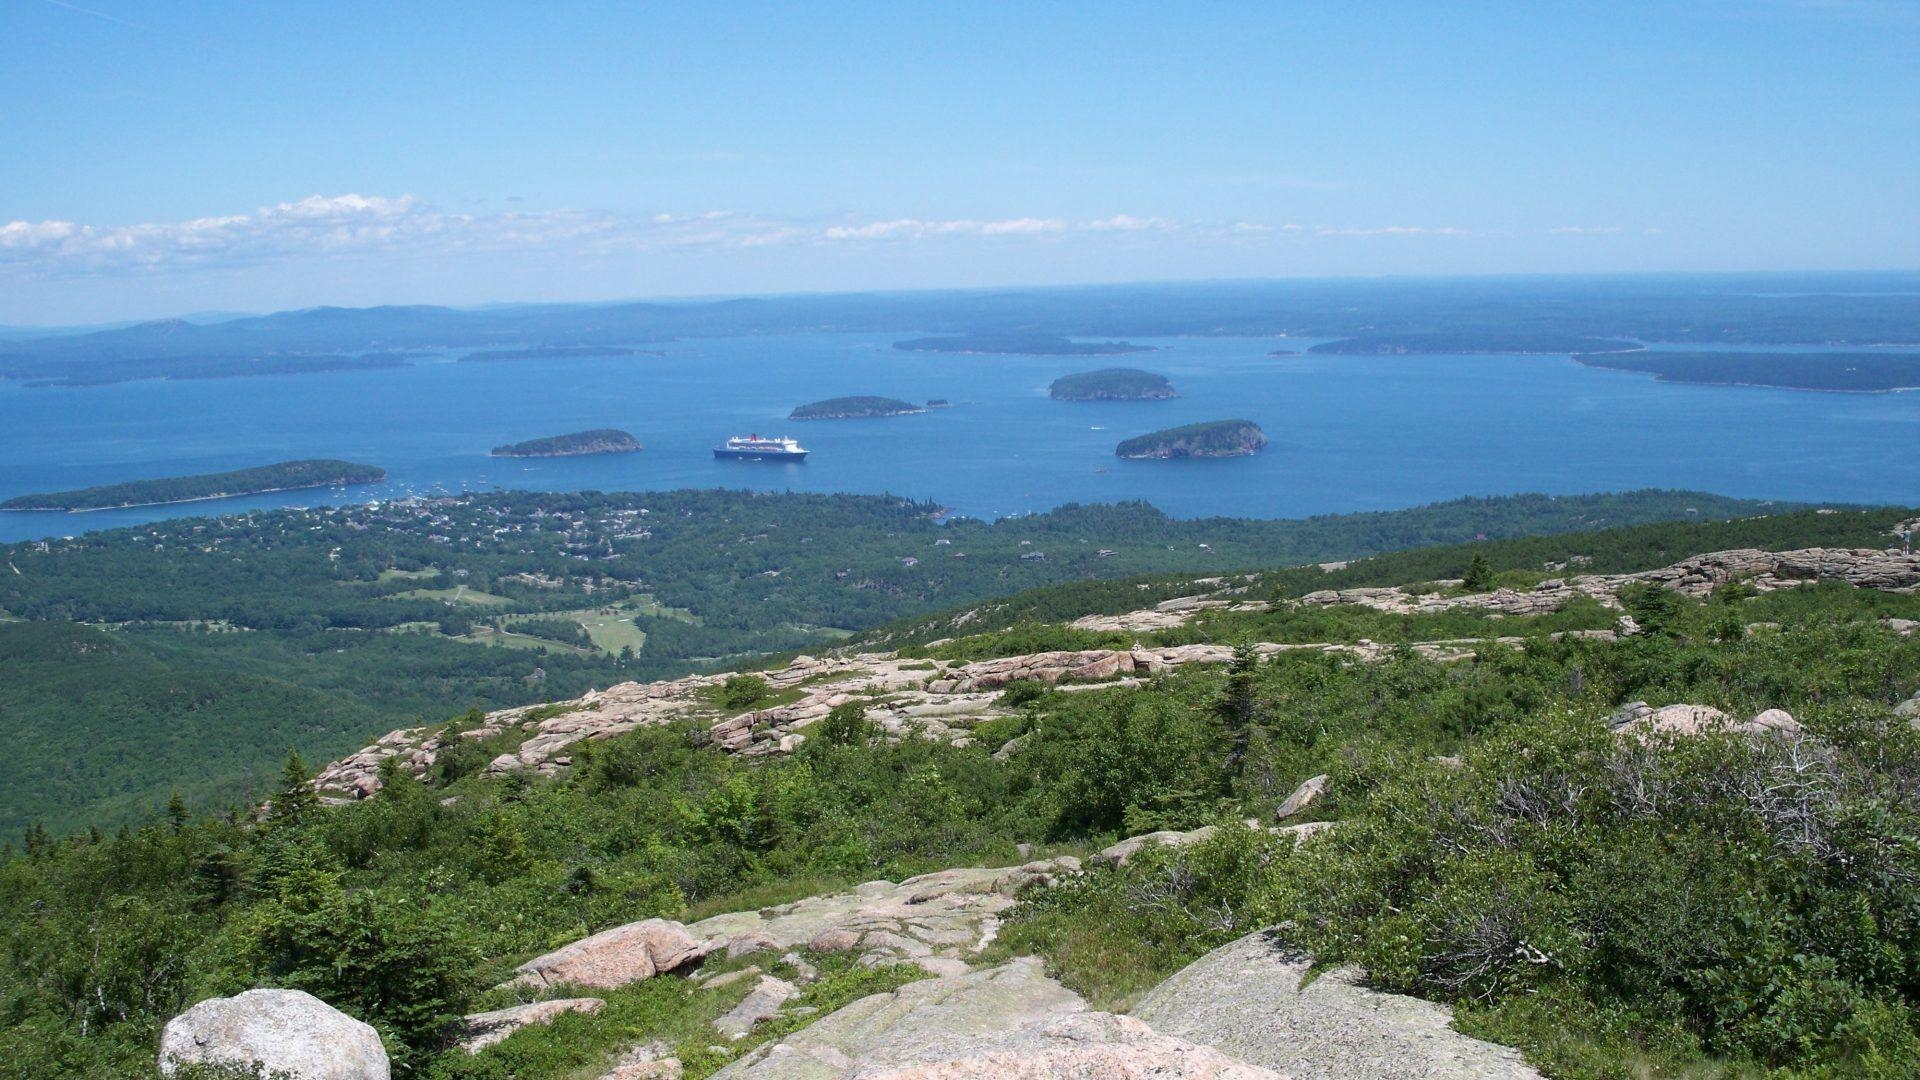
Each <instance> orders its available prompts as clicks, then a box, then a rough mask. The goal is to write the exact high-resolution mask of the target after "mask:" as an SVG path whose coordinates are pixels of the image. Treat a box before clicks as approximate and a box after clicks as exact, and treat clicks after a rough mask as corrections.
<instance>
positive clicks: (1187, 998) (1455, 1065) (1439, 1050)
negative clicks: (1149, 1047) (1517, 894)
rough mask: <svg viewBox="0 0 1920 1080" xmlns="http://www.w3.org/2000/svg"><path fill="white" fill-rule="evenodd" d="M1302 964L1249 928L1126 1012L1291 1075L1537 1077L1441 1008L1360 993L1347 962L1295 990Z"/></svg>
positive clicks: (1305, 962) (1386, 1079)
mask: <svg viewBox="0 0 1920 1080" xmlns="http://www.w3.org/2000/svg"><path fill="white" fill-rule="evenodd" d="M1310 967H1311V961H1310V960H1309V959H1308V958H1306V957H1305V956H1302V955H1300V954H1298V953H1292V952H1289V951H1287V950H1286V949H1285V948H1284V947H1282V946H1281V945H1280V944H1279V942H1278V941H1277V940H1276V939H1275V938H1274V937H1273V936H1272V935H1271V934H1270V933H1268V932H1265V931H1262V932H1259V933H1254V934H1249V935H1248V936H1246V937H1243V938H1241V939H1240V940H1238V941H1235V942H1233V943H1231V944H1229V945H1224V946H1221V947H1220V948H1218V949H1215V950H1214V951H1213V952H1210V953H1208V954H1207V955H1205V956H1203V957H1201V958H1200V959H1199V960H1197V961H1195V962H1194V963H1193V964H1191V965H1189V966H1188V967H1187V968H1185V969H1184V970H1182V971H1180V972H1179V973H1177V974H1175V975H1174V976H1173V977H1172V978H1170V979H1168V980H1167V981H1166V982H1164V983H1162V984H1160V985H1159V986H1158V987H1156V988H1154V989H1153V990H1152V991H1151V992H1149V993H1148V994H1147V996H1146V998H1145V999H1143V1000H1142V1001H1141V1002H1140V1005H1139V1007H1138V1008H1136V1009H1135V1010H1134V1015H1135V1016H1136V1017H1138V1018H1139V1019H1141V1020H1143V1021H1145V1022H1146V1023H1148V1024H1150V1025H1152V1027H1153V1029H1154V1030H1155V1031H1158V1032H1160V1033H1162V1034H1163V1035H1170V1036H1173V1037H1175V1038H1179V1039H1185V1040H1187V1041H1189V1042H1193V1043H1197V1044H1200V1045H1202V1046H1209V1047H1212V1048H1214V1049H1215V1050H1218V1051H1220V1052H1221V1053H1224V1054H1228V1055H1230V1056H1232V1057H1234V1058H1238V1059H1239V1060H1241V1061H1245V1062H1249V1063H1251V1064H1254V1065H1261V1066H1265V1067H1266V1068H1269V1069H1272V1070H1275V1071H1277V1072H1280V1073H1284V1074H1286V1075H1288V1076H1290V1077H1292V1078H1293V1080H1404V1078H1409V1077H1420V1078H1422V1080H1485V1078H1494V1080H1539V1074H1538V1073H1537V1072H1535V1071H1534V1070H1533V1069H1532V1068H1531V1067H1529V1066H1528V1065H1527V1064H1526V1063H1525V1062H1524V1061H1523V1060H1522V1059H1521V1057H1520V1054H1519V1053H1518V1052H1517V1051H1514V1050H1511V1049H1508V1048H1507V1047H1503V1046H1495V1045H1494V1044H1492V1043H1487V1042H1481V1041H1480V1040H1478V1039H1473V1038H1469V1037H1468V1036H1465V1035H1462V1034H1460V1033H1459V1032H1458V1031H1455V1030H1454V1028H1453V1017H1452V1012H1451V1010H1449V1009H1448V1008H1447V1007H1446V1006H1444V1005H1436V1004H1434V1003H1433V1002H1430V1001H1423V1000H1421V999H1419V998H1411V997H1403V996H1400V995H1397V994H1383V993H1380V992H1377V991H1374V990H1369V989H1367V988H1366V987H1365V986H1363V985H1362V984H1361V980H1360V976H1359V973H1358V972H1357V971H1355V970H1353V969H1350V968H1349V969H1341V970H1338V971H1331V972H1327V973H1325V974H1323V975H1321V976H1320V977H1319V978H1317V979H1314V980H1313V981H1312V982H1309V983H1306V984H1305V985H1304V986H1303V985H1302V982H1303V977H1304V976H1305V975H1306V974H1307V971H1308V969H1309V968H1310Z"/></svg>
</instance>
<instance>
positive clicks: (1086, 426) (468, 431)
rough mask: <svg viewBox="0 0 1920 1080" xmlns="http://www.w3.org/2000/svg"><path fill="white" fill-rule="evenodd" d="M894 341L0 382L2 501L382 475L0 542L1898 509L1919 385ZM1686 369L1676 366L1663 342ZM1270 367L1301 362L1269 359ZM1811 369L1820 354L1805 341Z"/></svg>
mask: <svg viewBox="0 0 1920 1080" xmlns="http://www.w3.org/2000/svg"><path fill="white" fill-rule="evenodd" d="M904 336H911V335H902V334H883V335H881V334H834V333H814V334H791V335H768V336H756V337H742V338H719V339H712V338H708V339H689V340H685V341H679V342H672V343H668V344H666V345H656V344H645V345H640V346H638V347H640V348H644V349H660V350H663V351H664V352H665V353H666V355H665V356H631V357H598V358H581V359H555V360H536V361H496V362H485V363H458V362H455V359H454V358H455V356H456V355H457V353H449V354H447V355H446V356H444V357H441V358H439V359H437V360H430V361H427V362H422V363H420V364H418V365H416V366H413V367H407V368H395V369H387V370H376V371H363V372H343V373H334V374H319V375H295V376H273V377H262V378H244V379H221V380H202V381H193V380H183V381H177V382H169V381H153V382H134V383H122V384H117V385H110V386H96V387H80V388H34V389H30V388H27V387H25V386H23V385H21V384H18V383H0V462H5V466H4V468H0V498H5V497H9V496H12V495H18V494H24V493H28V492H41V491H54V490H65V489H70V488H77V487H86V486H90V485H94V484H104V483H112V482H118V481H123V480H130V479H137V478H143V477H164V476H178V475H184V474H189V473H202V472H216V471H224V470H228V469H236V468H243V467H246V466H251V465H261V464H266V463H269V462H273V461H281V460H286V459H291V458H311V457H335V458H345V459H348V460H352V461H358V462H365V463H367V464H372V465H378V466H381V467H383V468H385V469H386V470H387V471H388V474H389V479H388V481H387V482H386V483H384V484H379V485H371V486H366V487H356V488H352V489H348V490H347V491H345V492H339V491H325V490H318V491H299V492H285V493H278V494H272V495H262V496H254V497H247V498H238V499H227V500H220V501H216V502H204V503H191V504H184V505H176V506H163V507H146V508H140V509H133V510H119V511H101V512H95V513H87V514H65V513H5V514H0V539H4V540H20V539H30V538H38V537H43V536H60V535H71V534H76V533H80V532H84V531H89V530H95V529H103V528H113V527H119V526H124V525H133V524H138V523H141V522H145V521H152V520H157V519H160V518H167V517H178V516H181V515H184V514H217V513H229V512H233V511H237V510H244V509H249V508H255V507H272V506H308V505H315V504H318V503H321V502H328V501H342V500H351V501H365V500H369V499H376V498H392V497H397V496H403V495H407V494H427V493H441V492H449V493H457V492H461V491H474V490H486V489H490V488H522V489H534V490H556V491H558V490H581V489H598V490H603V491H616V490H658V489H667V488H681V487H727V488H751V489H755V490H765V491H785V490H793V491H837V492H866V493H877V492H888V493H892V494H895V495H904V496H910V497H913V498H930V499H935V500H938V501H939V502H940V503H942V504H944V505H946V506H948V507H951V508H952V509H953V510H954V511H955V512H956V513H958V514H964V515H972V516H977V517H998V516H1003V515H1010V514H1022V513H1028V512H1031V511H1042V510H1047V509H1050V508H1052V507H1055V506H1058V505H1060V504H1062V503H1067V502H1113V501H1117V500H1123V499H1143V500H1146V501H1147V502H1150V503H1152V504H1154V505H1155V506H1158V507H1160V508H1161V509H1162V510H1165V511H1166V512H1168V513H1170V514H1174V515H1177V516H1181V517H1199V516H1209V515H1226V516H1235V517H1267V518H1270V517H1298V516H1304V515H1312V514H1325V513H1338V512H1342V511H1352V510H1377V509H1389V508H1396V507H1405V506H1412V505H1416V504H1420V503H1426V502H1433V501H1438V500H1444V499H1451V498H1455V497H1458V496H1462V495H1497V494H1509V493H1516V492H1548V493H1575V492H1594V491H1619V490H1625V489H1630V488H1643V487H1673V488H1679V487H1684V488H1695V489H1700V490H1706V491H1713V492H1718V493H1721V494H1725V495H1736V496H1746V497H1758V498H1777V499H1783V500H1807V501H1836V502H1883V503H1900V504H1905V505H1915V504H1920V467H1916V464H1917V463H1916V459H1915V452H1916V447H1920V393H1895V394H1834V393H1813V392H1806V391H1793V390H1772V389H1756V388H1743V387H1724V386H1685V385H1674V384H1666V383H1658V382H1655V381H1654V380H1653V379H1652V378H1651V377H1649V376H1645V375H1639V374H1630V373H1621V372H1611V371H1603V370H1597V369H1592V368H1585V367H1581V366H1579V365H1577V364H1575V363H1573V361H1572V360H1571V359H1570V358H1568V357H1566V356H1393V357H1354V356H1320V355H1310V354H1306V353H1305V352H1304V350H1305V349H1306V348H1307V346H1309V345H1311V344H1313V343H1314V341H1313V340H1311V339H1308V340H1301V339H1275V338H1219V337H1190V338H1167V339H1137V340H1140V341H1141V343H1143V344H1150V345H1154V346H1156V347H1157V349H1156V351H1154V352H1151V353H1142V354H1136V355H1129V356H1118V357H1060V356H1047V357H1021V356H970V355H950V354H936V353H919V352H905V351H901V350H896V349H894V348H892V342H893V341H895V340H897V339H899V338H901V337H904ZM1689 348H1692V349H1698V346H1689ZM1275 349H1290V350H1299V352H1300V354H1299V355H1292V356H1278V357H1276V356H1270V355H1268V353H1269V352H1270V351H1271V350H1275ZM1816 351H1817V350H1816ZM1108 366H1130V367H1141V368H1146V369H1148V370H1151V371H1157V372H1161V373H1163V374H1165V375H1167V376H1169V377H1170V378H1171V379H1172V380H1173V383H1174V386H1175V388H1176V389H1177V390H1178V391H1179V393H1180V396H1179V397H1178V398H1176V399H1173V400H1168V401H1151V402H1125V403H1107V404H1081V403H1068V402H1057V401H1052V400H1050V399H1049V398H1048V397H1047V385H1048V383H1049V382H1051V381H1052V380H1053V379H1054V378H1056V377H1058V376H1060V375H1064V374H1068V373H1070V372H1075V371H1086V370H1090V369H1093V368H1099V367H1108ZM850 394H877V395H883V396H887V397H897V398H903V399H906V400H909V401H915V402H922V403H924V402H925V401H927V400H929V399H932V398H945V399H948V400H950V401H951V402H952V403H953V406H952V407H951V408H947V409H938V410H934V411H930V412H928V413H924V414H920V415H913V416H901V417H890V418H885V419H875V420H830V421H806V422H793V421H788V420H787V419H786V415H787V412H788V411H789V410H790V409H792V408H793V407H794V406H796V405H801V404H804V403H806V402H809V401H814V400H818V399H821V398H827V397H837V396H841V395H850ZM1228 418H1244V419H1249V420H1253V421H1255V422H1256V423H1258V424H1260V426H1261V427H1262V428H1264V429H1265V431H1266V433H1267V437H1268V439H1269V440H1270V443H1269V445H1268V447H1267V449H1266V450H1265V451H1264V452H1263V453H1261V454H1259V455H1256V456H1253V457H1248V458H1238V459H1227V460H1216V461H1121V460H1119V459H1117V458H1115V457H1114V456H1113V447H1114V444H1115V443H1117V442H1119V441H1120V440H1121V439H1124V438H1127V437H1129V436H1132V435H1138V434H1142V433H1145V432H1148V431H1152V430H1155V429H1158V428H1163V427H1171V426H1174V425H1177V424H1185V423H1191V422H1194V421H1199V420H1214V419H1228ZM596 427H616V428H622V429H624V430H627V431H630V432H632V433H633V434H634V435H635V436H636V437H638V438H639V440H640V441H641V442H642V443H644V444H645V446H646V449H645V450H644V451H643V452H641V453H637V454H623V455H613V456H603V457H581V458H552V459H537V460H518V459H503V458H493V457H490V456H488V450H489V448H491V447H493V446H495V445H497V444H500V443H505V442H515V441H519V440H523V439H529V438H537V437H540V436H545V435H555V434H561V433H564V432H569V431H576V430H581V429H585V428H596ZM746 433H759V434H763V435H767V434H778V435H792V436H794V437H796V438H798V439H799V440H800V441H801V442H802V444H804V445H805V446H806V447H807V448H808V449H810V450H811V451H812V452H813V453H812V456H811V457H810V458H809V460H807V461H806V462H805V463H803V464H766V463H755V462H739V461H716V460H715V459H714V458H713V455H712V447H713V446H714V445H715V444H716V443H718V442H720V441H721V440H723V439H725V438H726V437H727V436H729V435H734V434H746Z"/></svg>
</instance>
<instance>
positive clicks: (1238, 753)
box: [1219, 641, 1260, 780]
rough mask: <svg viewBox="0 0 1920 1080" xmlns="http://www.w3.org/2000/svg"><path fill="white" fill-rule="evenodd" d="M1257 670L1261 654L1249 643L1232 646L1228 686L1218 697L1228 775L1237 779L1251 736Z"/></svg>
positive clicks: (1244, 760)
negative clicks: (1224, 728) (1223, 727)
mask: <svg viewBox="0 0 1920 1080" xmlns="http://www.w3.org/2000/svg"><path fill="white" fill-rule="evenodd" d="M1259 671H1260V653H1259V652H1258V651H1257V650H1255V649H1254V647H1253V644H1252V643H1251V642H1246V641H1243V642H1241V643H1240V644H1238V645H1235V646H1234V647H1233V663H1232V664H1231V665H1229V666H1228V668H1227V688H1226V692H1225V693H1224V694H1223V695H1222V696H1221V698H1220V705H1219V714H1220V719H1221V720H1222V721H1224V722H1225V723H1226V726H1227V776H1228V778H1229V780H1238V779H1239V778H1240V775H1241V773H1243V772H1245V771H1246V766H1247V746H1248V744H1249V743H1250V742H1251V741H1252V736H1253V711H1254V698H1253V682H1254V677H1255V676H1256V675H1258V674H1259Z"/></svg>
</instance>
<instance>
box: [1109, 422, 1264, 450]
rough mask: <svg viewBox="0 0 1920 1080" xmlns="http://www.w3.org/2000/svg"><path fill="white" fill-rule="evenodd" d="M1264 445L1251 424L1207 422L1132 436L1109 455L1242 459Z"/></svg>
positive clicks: (1260, 432) (1257, 428)
mask: <svg viewBox="0 0 1920 1080" xmlns="http://www.w3.org/2000/svg"><path fill="white" fill-rule="evenodd" d="M1266 445H1267V436H1266V433H1265V432H1263V431H1261V430H1260V425H1258V424H1256V423H1254V422H1253V421H1251V420H1210V421H1206V422H1204V423H1199V424H1186V425H1183V426H1181V427H1173V428H1166V429H1164V430H1162V431H1155V432H1150V433H1149V434H1146V435H1136V436H1135V437H1133V438H1131V439H1126V440H1123V441H1122V442H1121V443H1120V445H1118V446H1116V447H1114V448H1113V452H1114V453H1115V454H1117V455H1118V456H1120V457H1123V458H1135V459H1164V458H1188V457H1197V458H1219V457H1245V456H1246V455H1248V454H1252V453H1256V452H1258V451H1259V450H1260V449H1261V448H1262V447H1264V446H1266Z"/></svg>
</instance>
